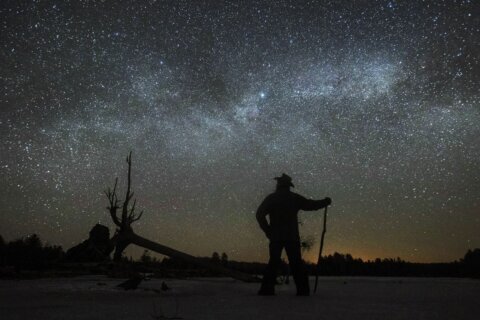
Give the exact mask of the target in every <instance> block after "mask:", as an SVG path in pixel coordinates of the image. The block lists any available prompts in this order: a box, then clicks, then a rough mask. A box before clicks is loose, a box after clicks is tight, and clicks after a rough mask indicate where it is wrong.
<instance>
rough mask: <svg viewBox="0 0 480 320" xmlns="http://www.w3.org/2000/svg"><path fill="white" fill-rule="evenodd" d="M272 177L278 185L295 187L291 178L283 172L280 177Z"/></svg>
mask: <svg viewBox="0 0 480 320" xmlns="http://www.w3.org/2000/svg"><path fill="white" fill-rule="evenodd" d="M274 179H275V180H277V184H278V185H279V186H288V187H293V188H295V186H294V185H293V183H292V178H291V177H290V176H289V175H287V174H285V173H283V174H282V175H281V176H280V177H275V178H274Z"/></svg>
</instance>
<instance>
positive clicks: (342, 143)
mask: <svg viewBox="0 0 480 320" xmlns="http://www.w3.org/2000/svg"><path fill="white" fill-rule="evenodd" d="M0 8H1V9H0V16H1V20H0V21H1V25H0V30H1V32H0V39H1V41H0V44H1V55H0V59H1V60H0V65H1V67H0V105H1V113H0V134H1V142H2V143H1V145H0V154H1V158H0V179H1V181H2V188H1V190H2V191H1V193H0V210H1V215H0V234H1V235H2V236H3V237H4V238H6V239H7V240H10V239H13V238H16V237H20V236H22V235H26V234H29V233H34V232H35V233H38V234H40V236H41V238H42V239H45V240H47V241H49V242H51V243H58V244H62V245H63V246H64V247H67V248H68V247H70V246H71V245H73V244H74V243H77V242H79V241H80V240H81V239H83V238H85V237H86V236H87V233H88V231H89V229H90V228H91V227H92V226H93V225H94V224H95V223H97V222H101V223H104V224H107V225H109V226H110V227H111V231H112V232H113V225H112V223H111V221H110V220H109V217H108V212H107V211H106V210H105V207H106V205H107V201H106V198H105V196H104V195H103V194H102V192H103V190H104V189H105V188H106V187H107V186H109V185H112V184H113V181H114V179H115V177H116V176H118V177H119V179H120V181H121V182H123V183H124V182H125V175H126V163H125V160H124V159H125V157H126V155H127V154H128V152H129V151H130V150H132V151H133V183H134V185H133V187H134V190H135V193H136V196H137V198H138V206H139V207H140V208H141V209H143V210H144V211H145V214H144V216H143V218H142V220H141V221H140V222H139V223H137V224H136V225H135V230H136V231H137V232H138V233H139V234H141V235H143V236H145V237H148V238H151V239H152V240H155V241H158V242H160V243H162V244H165V245H169V246H172V247H174V248H177V249H180V250H184V251H187V252H189V253H192V254H194V255H210V254H211V253H212V252H213V251H219V252H226V253H227V254H228V255H229V257H230V258H231V259H238V260H256V261H264V260H265V259H266V252H265V249H266V240H265V238H264V235H263V234H262V232H261V231H260V229H259V228H258V226H257V223H256V221H255V214H254V213H255V210H256V208H257V206H258V204H259V203H260V202H261V200H262V199H263V197H264V196H266V195H267V194H268V193H269V192H271V191H272V190H273V188H274V180H273V177H275V176H278V175H280V174H281V173H282V172H285V173H288V174H289V175H291V176H292V177H293V179H294V183H295V185H296V188H295V190H296V191H297V192H299V193H301V194H303V195H305V196H307V197H311V198H323V197H325V196H330V197H331V198H333V201H334V205H333V207H332V208H331V210H330V211H329V212H330V220H329V230H328V233H327V239H326V252H327V253H331V252H334V251H339V252H348V253H351V254H352V255H354V256H357V257H362V258H366V259H370V258H375V257H397V256H400V257H402V258H404V259H407V260H411V261H450V260H453V259H458V258H460V257H462V256H463V254H464V253H465V252H466V250H467V249H469V248H475V247H480V233H479V232H478V230H480V178H479V176H478V171H479V169H480V160H479V159H480V138H479V137H480V105H479V102H480V68H479V66H480V64H479V60H478V59H479V56H480V50H479V48H480V41H479V34H480V27H479V26H480V20H479V17H478V12H479V10H478V9H479V8H478V3H477V4H476V3H475V1H431V2H428V1H403V2H400V1H366V0H365V1H311V2H304V1H270V2H261V3H260V2H253V1H252V2H248V1H241V2H236V1H225V2H222V1H211V2H210V1H206V2H203V1H141V2H137V1H128V2H127V1H125V2H121V1H30V2H25V3H22V4H20V3H19V2H17V1H2V4H1V7H0ZM301 220H302V226H301V229H302V233H303V235H304V236H305V237H315V239H316V240H315V241H316V242H318V241H317V240H318V238H319V233H320V227H321V215H320V212H317V213H311V212H309V213H303V214H301ZM135 250H137V251H135ZM129 252H130V253H131V254H136V253H135V252H137V253H138V249H130V251H129ZM315 252H316V250H315V249H314V250H312V251H311V252H309V253H306V258H307V259H311V260H313V259H314V256H315Z"/></svg>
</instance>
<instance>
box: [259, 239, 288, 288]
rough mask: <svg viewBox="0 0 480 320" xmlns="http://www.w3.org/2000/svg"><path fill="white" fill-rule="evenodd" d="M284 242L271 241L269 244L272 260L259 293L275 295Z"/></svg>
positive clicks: (269, 262)
mask: <svg viewBox="0 0 480 320" xmlns="http://www.w3.org/2000/svg"><path fill="white" fill-rule="evenodd" d="M282 249H283V244H282V243H281V242H278V241H271V242H270V244H269V252H270V260H269V261H268V265H267V268H266V269H265V273H264V274H263V280H262V286H261V288H260V291H258V294H259V295H274V294H275V282H276V279H277V270H278V267H279V265H280V262H281V260H280V257H281V255H282Z"/></svg>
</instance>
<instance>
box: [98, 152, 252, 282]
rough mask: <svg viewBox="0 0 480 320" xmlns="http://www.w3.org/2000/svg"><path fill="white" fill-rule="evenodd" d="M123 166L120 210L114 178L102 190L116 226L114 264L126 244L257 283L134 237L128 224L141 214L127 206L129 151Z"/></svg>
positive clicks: (227, 270) (128, 202) (129, 177)
mask: <svg viewBox="0 0 480 320" xmlns="http://www.w3.org/2000/svg"><path fill="white" fill-rule="evenodd" d="M127 164H128V175H127V191H126V193H125V198H124V200H123V203H122V205H121V207H120V200H119V199H118V196H117V184H118V178H115V184H114V186H113V189H111V188H108V189H107V190H105V195H106V196H107V198H108V202H109V206H108V207H107V210H108V211H109V212H110V216H111V217H112V220H113V223H115V225H116V226H117V227H118V228H117V231H116V233H115V235H114V236H113V238H112V242H113V244H114V245H115V253H114V256H113V257H114V260H115V261H119V260H120V259H121V257H122V253H123V251H124V250H125V249H126V248H127V247H128V246H129V245H130V244H135V245H138V246H140V247H143V248H145V249H149V250H152V251H154V252H157V253H160V254H163V255H166V256H169V257H172V258H176V259H180V260H183V261H185V262H187V263H190V264H193V265H197V266H200V267H203V268H206V269H209V270H212V271H214V272H218V273H220V274H223V275H226V276H229V277H232V278H234V279H238V280H242V281H247V282H256V281H258V279H257V278H256V277H253V276H251V275H249V274H245V273H243V272H239V271H236V270H231V269H227V268H224V267H223V266H221V265H217V264H213V263H210V262H208V261H204V260H201V259H198V258H196V257H194V256H191V255H189V254H187V253H184V252H181V251H178V250H175V249H172V248H169V247H167V246H164V245H162V244H159V243H156V242H153V241H150V240H148V239H145V238H143V237H141V236H139V235H137V234H135V233H134V232H133V229H132V223H134V222H135V221H138V220H140V218H141V217H142V215H143V211H141V212H140V213H138V214H137V213H136V212H135V205H136V203H137V200H136V199H134V200H133V204H132V205H130V201H131V200H132V198H133V194H134V193H133V191H132V188H131V184H132V152H131V151H130V153H129V155H128V157H127ZM120 208H121V209H122V214H121V216H120V217H118V215H117V210H118V209H120Z"/></svg>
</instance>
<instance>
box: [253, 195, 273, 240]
mask: <svg viewBox="0 0 480 320" xmlns="http://www.w3.org/2000/svg"><path fill="white" fill-rule="evenodd" d="M267 214H268V211H267V199H265V200H263V202H262V204H261V205H260V206H259V207H258V209H257V214H256V217H257V221H258V224H259V225H260V228H261V229H262V230H263V232H265V235H266V236H267V238H270V225H269V224H268V221H267Z"/></svg>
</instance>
